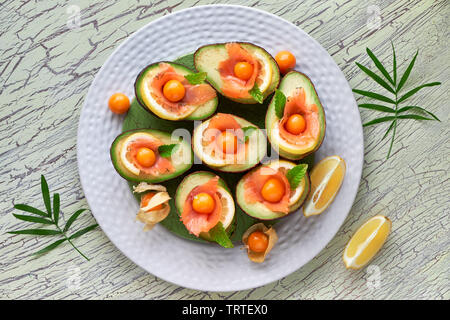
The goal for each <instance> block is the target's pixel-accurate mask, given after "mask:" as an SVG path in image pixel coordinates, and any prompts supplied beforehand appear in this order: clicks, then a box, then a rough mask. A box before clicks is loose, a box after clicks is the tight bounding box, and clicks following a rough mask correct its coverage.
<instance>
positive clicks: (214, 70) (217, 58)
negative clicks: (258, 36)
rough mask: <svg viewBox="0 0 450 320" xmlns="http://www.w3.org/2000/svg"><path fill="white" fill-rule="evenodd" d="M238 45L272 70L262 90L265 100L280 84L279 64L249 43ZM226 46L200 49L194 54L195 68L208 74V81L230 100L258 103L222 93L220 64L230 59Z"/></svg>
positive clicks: (220, 45) (252, 99) (207, 46)
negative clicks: (267, 82) (265, 86)
mask: <svg viewBox="0 0 450 320" xmlns="http://www.w3.org/2000/svg"><path fill="white" fill-rule="evenodd" d="M237 43H238V44H240V45H241V46H242V48H244V49H245V50H247V51H248V52H250V53H251V54H253V55H254V56H255V57H256V58H257V59H258V60H259V61H260V62H262V65H263V66H264V67H265V68H266V69H268V68H270V71H271V74H272V76H271V78H270V83H269V85H268V86H267V88H266V89H265V90H264V91H262V90H261V93H262V94H263V96H264V99H265V98H266V97H267V96H268V95H270V94H271V93H272V92H274V91H275V89H276V88H277V87H278V83H279V82H280V70H279V68H278V64H277V63H276V62H275V59H274V58H273V57H272V56H271V55H270V54H269V53H268V52H267V51H266V50H265V49H263V48H261V47H259V46H257V45H254V44H252V43H248V42H237ZM225 44H226V43H217V44H210V45H206V46H203V47H200V48H198V49H197V51H196V52H195V54H194V64H195V68H196V69H197V70H198V71H199V72H206V74H207V76H206V79H207V80H208V82H209V83H210V84H211V85H212V86H213V87H214V88H215V89H216V90H217V91H219V92H220V93H221V94H222V95H223V96H225V97H227V98H228V99H230V100H233V101H236V102H239V103H244V104H255V103H258V101H256V100H255V99H254V98H253V97H250V98H231V97H228V96H226V95H225V94H224V93H223V92H222V90H221V88H222V79H221V77H220V73H219V63H220V62H221V61H224V60H227V59H228V52H227V49H226V48H225Z"/></svg>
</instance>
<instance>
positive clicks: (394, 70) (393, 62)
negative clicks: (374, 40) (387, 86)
mask: <svg viewBox="0 0 450 320" xmlns="http://www.w3.org/2000/svg"><path fill="white" fill-rule="evenodd" d="M391 46H392V73H393V74H394V83H393V84H394V87H395V86H396V85H397V58H396V57H395V49H394V43H392V41H391Z"/></svg>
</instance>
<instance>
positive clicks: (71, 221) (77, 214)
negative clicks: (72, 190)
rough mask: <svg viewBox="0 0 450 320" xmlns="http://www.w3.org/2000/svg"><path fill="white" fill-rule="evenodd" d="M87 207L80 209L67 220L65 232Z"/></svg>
mask: <svg viewBox="0 0 450 320" xmlns="http://www.w3.org/2000/svg"><path fill="white" fill-rule="evenodd" d="M84 211H86V209H80V210H78V211H77V212H75V213H74V214H73V215H71V216H70V218H69V220H67V222H66V225H65V226H64V230H63V231H64V232H66V231H67V230H69V228H70V226H71V225H72V224H73V223H74V222H75V220H76V219H77V218H78V217H79V216H80V214H82V213H83V212H84Z"/></svg>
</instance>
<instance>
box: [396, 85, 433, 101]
mask: <svg viewBox="0 0 450 320" xmlns="http://www.w3.org/2000/svg"><path fill="white" fill-rule="evenodd" d="M440 84H441V83H440V82H431V83H425V84H423V85H421V86H418V87H417V88H414V89H412V90H411V91H408V92H407V93H405V94H404V95H403V96H402V97H401V98H400V99H398V101H397V103H400V102H403V101H405V100H406V99H408V98H409V97H411V96H412V95H413V94H415V93H416V92H417V91H419V90H420V89H423V88H425V87H433V86H438V85H440Z"/></svg>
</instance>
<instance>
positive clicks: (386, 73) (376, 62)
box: [366, 48, 394, 84]
mask: <svg viewBox="0 0 450 320" xmlns="http://www.w3.org/2000/svg"><path fill="white" fill-rule="evenodd" d="M366 52H367V54H368V55H369V57H370V58H371V59H372V61H373V63H375V66H376V67H377V68H378V70H380V72H381V73H382V74H383V75H384V76H385V78H386V79H387V80H388V81H389V82H390V83H392V84H394V81H393V80H392V78H391V76H390V75H389V73H388V72H387V71H386V69H385V68H384V67H383V65H382V64H381V62H380V60H378V58H377V57H376V56H375V55H374V54H373V52H372V51H370V49H369V48H366Z"/></svg>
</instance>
